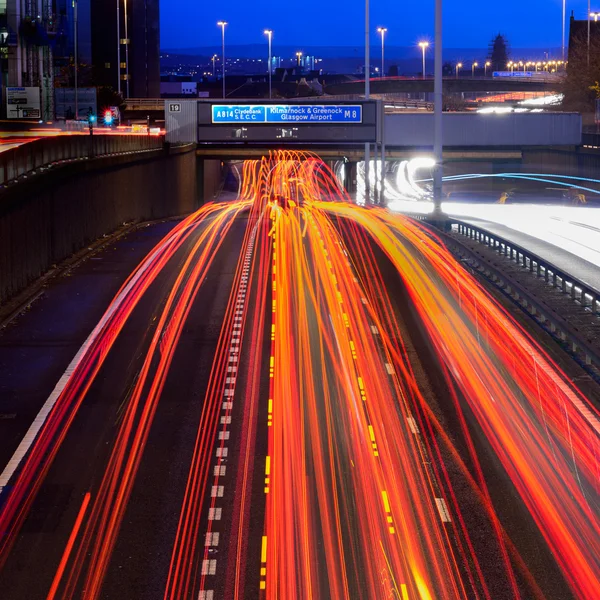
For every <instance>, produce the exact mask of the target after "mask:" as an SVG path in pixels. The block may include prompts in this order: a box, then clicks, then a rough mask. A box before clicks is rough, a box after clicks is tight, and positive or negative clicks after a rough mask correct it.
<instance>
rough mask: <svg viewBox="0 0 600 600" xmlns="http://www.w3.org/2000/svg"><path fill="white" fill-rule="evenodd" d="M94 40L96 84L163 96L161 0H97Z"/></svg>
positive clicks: (138, 94)
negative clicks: (161, 84)
mask: <svg viewBox="0 0 600 600" xmlns="http://www.w3.org/2000/svg"><path fill="white" fill-rule="evenodd" d="M117 11H118V14H117ZM91 41H92V64H93V81H94V84H95V85H99V86H111V87H112V88H113V89H115V90H118V89H119V87H120V89H121V92H122V94H123V96H124V97H130V98H158V97H159V96H160V31H159V0H117V1H115V0H93V2H92V5H91ZM117 42H119V43H117ZM119 54H120V57H119V56H118V55H119Z"/></svg>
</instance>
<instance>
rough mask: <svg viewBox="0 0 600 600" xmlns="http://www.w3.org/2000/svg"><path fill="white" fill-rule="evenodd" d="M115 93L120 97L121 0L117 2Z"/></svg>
mask: <svg viewBox="0 0 600 600" xmlns="http://www.w3.org/2000/svg"><path fill="white" fill-rule="evenodd" d="M117 93H118V94H119V96H120V95H121V0H117Z"/></svg>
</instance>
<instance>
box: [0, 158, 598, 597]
mask: <svg viewBox="0 0 600 600" xmlns="http://www.w3.org/2000/svg"><path fill="white" fill-rule="evenodd" d="M331 185H332V184H331V178H330V175H329V174H328V173H327V172H326V169H325V168H324V167H322V166H321V163H320V162H319V161H318V160H316V159H314V158H311V157H305V156H299V155H298V156H290V155H282V156H281V157H278V160H274V161H272V162H270V163H269V162H266V163H264V164H263V165H262V166H261V164H259V163H248V164H247V165H245V166H244V170H243V179H242V185H241V193H240V197H239V198H237V199H229V200H227V201H225V202H220V203H217V204H211V205H207V206H205V207H203V208H202V209H201V210H200V211H198V213H196V214H194V215H192V216H190V217H188V218H187V219H185V220H182V221H181V222H178V223H170V224H157V225H154V226H150V227H147V228H145V229H142V230H139V231H138V232H136V233H134V234H132V235H131V236H129V237H127V238H125V239H122V240H120V241H119V242H117V243H115V244H114V245H111V246H110V247H108V248H106V249H104V250H103V251H101V252H99V253H96V254H95V255H93V256H91V257H90V258H89V259H88V260H87V261H85V262H83V263H82V264H80V265H78V266H77V267H75V268H74V269H73V270H72V271H71V272H70V273H69V276H65V277H62V278H59V279H57V280H55V281H54V282H52V283H51V284H50V286H49V287H48V289H47V290H46V292H45V294H44V296H43V297H42V298H41V299H39V300H38V301H37V302H36V303H34V304H33V305H32V306H31V308H30V309H29V310H28V311H27V312H26V313H25V314H24V315H22V316H20V317H19V318H17V320H16V321H15V322H14V323H13V324H11V325H10V326H9V327H7V328H5V329H4V330H3V331H2V332H0V382H1V383H0V417H2V418H1V419H0V459H1V463H0V470H2V469H3V471H1V474H0V486H2V491H1V492H0V590H2V592H1V593H0V596H1V597H2V598H3V599H4V598H6V599H7V600H13V599H19V600H21V599H24V600H35V599H38V598H40V599H44V598H45V599H53V598H86V599H92V598H106V599H137V598H140V599H144V600H150V599H154V598H156V599H159V598H160V599H162V598H173V599H175V598H186V599H187V598H190V599H192V598H193V599H201V600H217V599H222V598H226V599H229V598H283V599H295V598H332V599H335V600H337V599H338V598H348V599H356V598H368V599H370V598H400V599H402V600H406V599H407V598H410V599H412V598H492V599H494V600H496V599H504V598H506V599H509V598H515V597H520V598H524V599H530V598H550V599H556V600H559V599H560V600H562V599H566V598H586V599H588V598H593V597H595V596H594V595H593V594H595V592H596V591H597V590H599V589H600V577H599V576H598V575H599V573H600V566H599V565H598V556H599V554H598V553H597V552H596V550H597V548H598V546H597V544H598V541H599V539H600V536H599V535H598V519H597V514H598V513H597V508H598V493H599V489H600V486H599V485H598V478H597V471H596V468H597V460H596V458H595V457H596V456H600V452H598V453H596V451H598V450H599V449H600V442H599V440H598V439H597V438H598V436H599V435H600V427H597V424H598V421H597V412H596V411H595V409H594V408H593V406H592V404H591V403H589V402H588V399H586V398H585V397H584V396H583V395H581V394H580V393H579V392H578V391H577V390H576V389H575V388H574V387H573V385H572V384H571V383H570V382H569V381H568V379H567V378H566V377H565V376H564V374H563V373H562V372H561V370H560V368H559V367H558V366H557V365H556V364H555V363H554V362H553V360H552V359H551V358H550V357H549V356H548V355H547V354H546V353H545V352H544V350H543V348H541V347H540V346H538V345H537V344H536V342H535V341H534V340H532V339H531V338H529V336H528V335H527V334H526V332H524V331H523V330H522V329H521V328H520V327H519V325H518V324H517V323H515V322H514V321H513V320H512V319H511V318H510V317H509V316H508V315H507V314H506V313H504V312H503V311H502V309H501V308H500V307H499V306H498V305H497V304H496V303H495V302H494V301H493V299H492V298H491V297H490V296H489V295H487V294H486V293H485V291H484V290H482V289H481V288H480V287H479V285H478V284H477V283H476V282H475V281H474V280H473V279H472V278H471V276H470V275H469V274H468V273H466V272H465V271H464V270H463V269H462V267H461V266H460V264H458V263H455V262H454V261H453V259H452V257H451V256H450V255H449V254H448V253H447V252H446V251H445V250H444V249H443V248H442V247H441V246H440V245H439V244H438V242H437V240H436V239H435V236H432V235H431V234H430V233H429V232H428V230H427V229H425V228H423V227H422V226H421V225H419V224H418V223H417V222H414V221H411V220H409V219H406V218H404V217H401V216H398V215H391V214H390V213H387V212H385V211H383V210H379V209H364V208H360V207H357V206H355V205H350V204H345V203H343V202H339V203H334V202H321V201H320V198H321V197H326V198H331V197H332V189H331ZM265 190H266V194H265ZM340 200H343V197H342V198H340ZM73 357H75V358H73Z"/></svg>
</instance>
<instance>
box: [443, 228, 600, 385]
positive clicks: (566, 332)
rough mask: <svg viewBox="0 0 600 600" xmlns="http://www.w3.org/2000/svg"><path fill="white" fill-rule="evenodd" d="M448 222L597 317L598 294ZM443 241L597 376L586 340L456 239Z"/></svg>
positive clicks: (599, 361)
mask: <svg viewBox="0 0 600 600" xmlns="http://www.w3.org/2000/svg"><path fill="white" fill-rule="evenodd" d="M451 222H452V223H453V224H454V226H455V227H456V229H457V231H458V233H459V234H461V235H464V236H465V237H467V238H470V239H472V240H475V241H477V242H479V243H482V244H484V245H486V246H488V247H489V248H491V249H493V250H495V251H496V252H497V253H498V254H500V255H503V256H504V257H505V258H507V259H508V260H511V261H513V262H514V263H515V264H517V265H520V266H521V267H524V268H526V269H528V270H529V271H530V273H531V274H532V275H533V276H534V277H538V278H541V279H543V280H544V281H545V283H546V284H547V285H548V286H549V287H552V288H555V289H556V290H558V291H560V292H562V293H563V294H564V295H566V296H568V297H569V298H570V299H571V300H572V301H573V302H574V303H577V304H578V305H579V306H580V307H581V308H583V309H584V310H586V311H589V313H591V314H590V316H596V315H598V314H600V296H599V294H598V292H596V290H594V289H592V288H590V287H589V286H587V285H586V284H585V283H583V282H581V281H580V280H578V279H577V278H576V277H573V276H572V275H569V274H568V273H566V272H565V271H562V270H561V269H558V268H557V267H556V266H555V265H553V264H552V263H549V262H547V261H545V260H543V259H542V258H540V257H539V256H536V255H535V254H533V253H531V252H529V251H528V250H526V249H525V248H523V247H521V246H519V245H518V244H513V243H512V242H508V241H507V240H505V239H503V238H501V237H499V236H496V235H493V234H491V233H489V232H488V231H485V230H484V229H480V228H478V227H474V226H472V225H469V224H466V223H461V222H460V221H458V222H457V221H456V220H454V219H451ZM443 237H444V238H446V243H447V245H448V246H449V247H452V248H453V250H454V252H455V253H456V254H458V255H459V256H461V257H462V258H463V259H465V260H467V261H468V262H469V263H470V264H471V266H472V267H473V268H476V269H478V270H479V271H480V272H482V274H483V275H485V277H486V278H488V279H489V280H490V281H491V282H492V283H494V284H495V285H496V286H497V287H498V288H500V289H501V290H502V291H503V292H504V293H505V294H506V295H507V296H510V297H511V298H512V299H513V301H515V302H517V303H518V304H519V305H520V306H521V307H522V308H523V309H524V310H526V311H527V312H528V313H529V314H530V315H531V316H532V317H533V318H535V319H536V320H537V321H538V322H539V324H540V325H541V326H542V327H544V328H545V329H546V330H547V331H548V332H549V333H550V334H551V335H552V336H553V337H555V338H556V339H557V340H559V341H560V342H562V343H568V345H569V348H568V349H569V352H570V353H571V354H572V355H573V356H575V357H581V359H582V363H583V364H584V365H585V366H586V368H588V369H589V368H591V366H592V365H593V367H594V368H595V369H596V372H595V373H593V374H594V376H597V375H598V370H599V369H600V354H599V353H598V350H597V348H593V347H592V346H590V344H589V343H588V342H587V341H586V340H584V339H582V338H581V337H580V336H579V335H577V334H576V333H574V331H573V327H572V325H570V323H569V322H568V320H567V319H566V318H564V316H563V315H559V314H557V313H555V312H554V311H553V310H551V309H549V307H548V306H544V305H543V304H541V303H539V302H538V301H537V300H536V299H535V298H534V297H533V296H532V294H531V292H529V291H528V290H527V288H526V287H524V286H522V285H520V284H519V283H517V282H516V281H514V279H512V278H511V277H510V276H509V275H507V274H506V273H504V272H503V271H502V269H501V268H499V269H497V268H494V267H493V266H492V265H490V264H489V263H488V262H487V261H485V259H484V258H482V257H481V256H478V255H477V254H475V253H474V252H472V251H471V250H470V249H469V248H467V247H466V246H464V245H463V244H461V243H460V241H458V240H456V238H454V237H450V236H448V235H444V236H443Z"/></svg>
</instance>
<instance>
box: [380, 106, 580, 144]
mask: <svg viewBox="0 0 600 600" xmlns="http://www.w3.org/2000/svg"><path fill="white" fill-rule="evenodd" d="M443 128H444V129H443V140H444V145H445V146H455V147H469V148H476V147H482V146H485V147H494V146H496V147H497V146H505V147H518V146H577V145H579V144H580V143H581V115H579V114H577V113H550V112H548V113H509V114H480V113H444V115H443ZM385 143H386V144H387V145H388V146H393V147H402V146H409V147H415V146H416V147H419V146H421V147H428V146H432V145H433V114H432V113H427V112H423V113H397V114H388V115H386V116H385Z"/></svg>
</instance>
